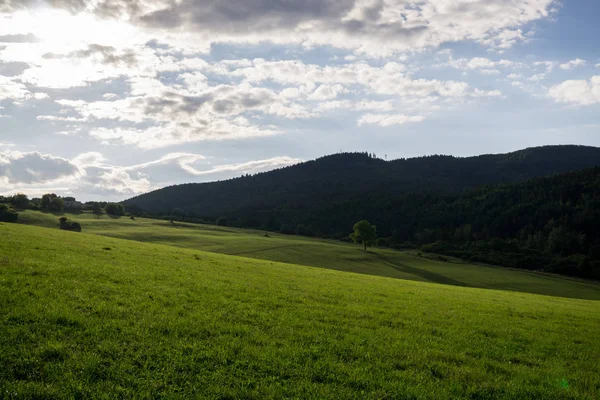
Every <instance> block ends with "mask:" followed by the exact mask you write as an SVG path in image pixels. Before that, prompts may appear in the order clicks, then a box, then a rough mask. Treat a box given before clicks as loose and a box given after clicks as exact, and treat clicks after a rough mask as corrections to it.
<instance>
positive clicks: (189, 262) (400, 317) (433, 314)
mask: <svg viewBox="0 0 600 400" xmlns="http://www.w3.org/2000/svg"><path fill="white" fill-rule="evenodd" d="M0 254H1V256H0V366H1V368H0V390H1V392H0V393H2V396H0V397H3V398H123V397H124V398H132V397H135V398H174V397H177V398H209V399H210V398H213V399H217V398H218V399H226V398H230V399H242V398H247V399H251V398H255V399H262V398H273V399H275V398H277V399H279V398H315V399H317V398H340V399H341V398H343V399H349V398H368V399H381V398H390V399H409V398H414V399H421V398H423V399H456V398H477V399H492V398H513V399H522V398H539V399H578V398H581V399H593V398H595V397H596V396H597V394H598V393H599V392H600V381H598V376H600V364H599V363H598V362H597V360H598V359H600V342H598V340H597V335H598V327H599V326H600V302H596V301H588V300H577V299H567V298H557V297H549V296H538V295H531V294H526V293H513V292H506V291H491V290H482V289H473V288H463V287H457V286H450V285H437V284H431V283H423V282H414V281H405V280H399V279H389V278H385V277H377V276H369V275H364V274H350V273H344V272H339V271H333V270H327V269H318V268H310V267H306V266H297V265H290V264H281V263H276V262H270V261H261V260H252V259H247V258H241V257H231V256H225V255H220V254H214V253H207V252H202V251H197V250H192V249H183V248H176V247H168V246H161V245H154V244H147V243H141V242H135V241H126V240H120V239H114V238H105V237H101V236H94V235H88V234H78V233H72V232H63V231H59V230H57V229H56V230H49V229H44V228H38V227H30V226H23V225H9V224H3V225H0Z"/></svg>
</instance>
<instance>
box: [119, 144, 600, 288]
mask: <svg viewBox="0 0 600 400" xmlns="http://www.w3.org/2000/svg"><path fill="white" fill-rule="evenodd" d="M598 163H600V149H597V148H591V147H581V146H550V147H541V148H532V149H526V150H523V151H519V152H515V153H509V154H504V155H486V156H479V157H471V158H454V157H443V156H434V157H424V158H420V159H409V160H396V161H391V162H385V161H382V160H379V159H376V158H372V157H369V156H367V155H364V154H343V155H336V156H330V157H325V158H323V159H319V160H316V161H313V162H309V163H304V164H300V165H297V166H294V167H288V168H285V169H281V170H277V171H272V172H268V173H264V174H259V175H256V176H252V177H243V178H239V179H234V180H231V181H225V182H216V183H210V184H189V185H182V186H176V187H172V188H166V189H162V190H160V191H157V192H153V193H150V194H147V195H143V196H140V197H137V198H134V199H131V200H129V201H127V202H125V204H126V205H127V206H128V207H129V208H130V210H133V211H134V212H135V211H136V209H138V211H139V207H142V208H147V209H149V210H154V215H155V216H156V215H158V216H161V215H162V216H163V217H164V218H169V219H180V220H188V221H198V218H195V217H197V216H198V214H195V210H197V209H198V208H199V209H201V210H203V211H202V215H203V216H206V215H208V216H209V217H208V219H209V220H211V219H212V221H213V222H214V218H213V217H216V216H219V215H220V216H221V217H222V219H221V221H224V220H226V221H227V223H228V224H229V225H234V226H243V227H261V228H262V229H266V230H271V231H280V232H283V233H297V234H301V235H307V236H315V235H316V236H325V237H332V238H342V239H343V238H347V237H348V233H349V232H350V231H351V228H352V225H353V224H354V223H355V222H357V221H359V220H362V219H367V220H369V221H370V222H371V223H373V224H375V225H376V226H377V232H378V235H379V237H381V238H384V239H385V240H383V241H382V244H381V245H388V246H396V247H398V246H401V247H406V246H409V247H413V248H414V247H419V248H420V247H423V249H424V250H425V251H428V252H433V253H438V254H446V255H452V256H457V257H460V258H462V259H464V260H470V261H473V262H485V263H491V264H497V265H503V266H508V267H515V268H524V269H533V270H542V271H549V272H557V273H561V274H567V275H573V276H580V277H588V278H600V233H598V231H597V229H595V227H596V226H598V224H600V212H599V211H598V210H599V209H600V169H599V168H591V169H586V170H582V171H576V172H569V173H563V174H560V175H559V174H555V175H552V176H550V177H543V178H534V179H531V180H529V181H523V179H525V178H528V177H530V176H535V175H545V174H552V173H554V172H560V171H563V170H568V169H570V168H576V167H581V166H583V165H594V164H598ZM501 181H507V182H508V181H519V182H516V183H514V182H513V183H499V184H496V185H492V184H491V183H497V182H501ZM481 183H486V185H484V186H479V187H478V188H469V187H471V186H473V185H476V184H481ZM411 190H413V191H412V192H410V193H407V192H409V191H411ZM175 205H176V206H177V207H179V208H178V209H177V210H175V211H171V212H167V213H166V214H162V213H161V210H165V211H166V210H169V209H170V207H171V206H175ZM211 212H212V214H211ZM151 214H152V213H151ZM172 214H175V215H172Z"/></svg>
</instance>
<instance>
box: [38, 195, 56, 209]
mask: <svg viewBox="0 0 600 400" xmlns="http://www.w3.org/2000/svg"><path fill="white" fill-rule="evenodd" d="M57 197H58V196H57V195H55V194H54V193H47V194H45V195H43V196H42V200H41V202H40V207H41V208H42V210H50V205H51V204H52V200H53V199H56V198H57Z"/></svg>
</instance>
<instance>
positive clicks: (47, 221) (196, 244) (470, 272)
mask: <svg viewBox="0 0 600 400" xmlns="http://www.w3.org/2000/svg"><path fill="white" fill-rule="evenodd" d="M67 216H68V217H69V218H70V219H74V220H77V221H79V222H81V223H82V225H83V229H84V232H86V233H94V234H98V235H103V236H111V237H117V238H124V239H132V240H137V241H141V242H150V243H157V244H166V245H170V246H177V247H184V248H189V249H197V250H205V251H211V252H216V253H223V254H230V255H239V256H244V257H250V258H256V259H263V260H270V261H277V262H286V263H291V264H300V265H307V266H313V267H321V268H327V269H334V270H340V271H349V272H358V273H363V274H370V275H378V276H385V277H393V278H401V279H410V280H416V281H425V282H433V283H444V284H450V285H456V286H470V287H479V288H488V289H503V290H513V291H518V292H528V293H538V294H546V295H551V296H564V297H572V298H581V299H591V300H598V299H600V285H595V284H590V283H586V282H581V281H576V280H568V279H563V278H560V277H554V276H548V275H542V274H537V273H531V272H526V271H518V270H511V269H506V268H499V267H489V266H482V265H475V264H468V263H462V262H441V261H438V260H435V259H428V258H421V257H419V256H418V255H417V253H416V252H400V251H394V250H387V249H373V250H371V251H369V252H367V253H364V252H363V251H361V250H360V248H359V246H353V245H349V244H345V243H341V242H338V241H328V240H318V239H311V238H304V237H300V236H286V235H280V234H273V233H269V236H270V237H264V232H261V231H252V230H245V229H236V228H226V227H217V226H212V225H198V224H186V223H180V222H176V223H175V224H171V223H170V222H169V221H161V220H153V219H144V218H137V219H136V220H135V221H133V220H130V219H129V218H125V217H123V218H118V219H116V218H110V217H108V216H102V217H96V216H94V215H92V214H81V215H67ZM58 218H59V216H57V215H53V214H44V213H40V212H34V211H25V212H22V213H21V214H20V215H19V220H20V221H21V222H22V223H26V224H29V225H38V226H46V227H52V228H55V229H57V227H58Z"/></svg>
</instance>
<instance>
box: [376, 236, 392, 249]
mask: <svg viewBox="0 0 600 400" xmlns="http://www.w3.org/2000/svg"><path fill="white" fill-rule="evenodd" d="M377 247H390V240H389V239H387V238H379V239H377Z"/></svg>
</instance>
